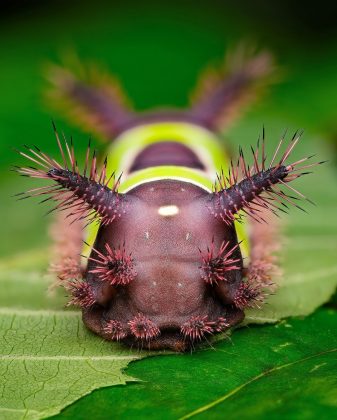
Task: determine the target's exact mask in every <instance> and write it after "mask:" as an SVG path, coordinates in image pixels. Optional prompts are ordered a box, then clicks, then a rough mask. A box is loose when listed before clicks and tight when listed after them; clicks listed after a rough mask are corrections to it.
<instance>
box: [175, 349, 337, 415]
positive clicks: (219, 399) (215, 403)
mask: <svg viewBox="0 0 337 420" xmlns="http://www.w3.org/2000/svg"><path fill="white" fill-rule="evenodd" d="M335 352H337V348H333V349H330V350H325V351H322V352H319V353H316V354H312V355H310V356H306V357H303V358H301V359H299V360H295V361H293V362H289V363H285V364H284V365H280V366H276V367H273V368H271V369H268V370H266V371H264V372H262V373H260V374H259V375H256V376H254V377H253V378H251V379H250V380H249V381H247V382H245V383H243V384H241V385H240V386H238V387H236V388H234V389H233V390H231V391H229V392H227V393H226V394H225V395H223V396H222V397H220V398H218V399H216V400H214V401H212V402H210V403H208V404H206V405H204V406H202V407H200V408H198V409H196V410H194V411H191V412H190V413H188V414H185V415H184V416H182V417H180V418H179V420H186V419H189V418H191V417H194V416H196V415H198V414H201V413H203V412H205V411H207V410H209V409H211V408H213V407H215V406H216V405H219V404H221V403H222V402H223V401H225V400H227V399H228V398H230V397H232V396H233V395H235V394H237V393H238V392H240V391H241V390H242V389H244V388H246V387H247V386H249V385H250V384H252V383H253V382H256V381H258V380H259V379H261V378H263V377H265V376H268V375H270V374H271V373H273V372H276V371H279V370H282V369H286V368H288V367H290V366H293V365H296V364H298V363H302V362H306V361H307V360H311V359H314V358H315V357H320V356H323V355H325V354H329V353H335Z"/></svg>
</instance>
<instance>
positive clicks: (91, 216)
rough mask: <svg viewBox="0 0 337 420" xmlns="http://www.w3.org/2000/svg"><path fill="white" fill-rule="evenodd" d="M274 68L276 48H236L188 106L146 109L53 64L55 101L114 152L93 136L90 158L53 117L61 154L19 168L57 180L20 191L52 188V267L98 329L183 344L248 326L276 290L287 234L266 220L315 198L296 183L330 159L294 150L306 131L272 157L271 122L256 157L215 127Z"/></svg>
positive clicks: (90, 73)
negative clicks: (249, 51)
mask: <svg viewBox="0 0 337 420" xmlns="http://www.w3.org/2000/svg"><path fill="white" fill-rule="evenodd" d="M273 71H274V70H273V64H272V61H271V58H270V56H269V55H268V54H267V53H260V54H258V55H256V56H250V57H244V56H240V54H237V55H236V56H235V57H234V58H233V57H232V59H230V60H228V63H227V67H226V71H225V70H224V71H222V72H219V73H212V74H209V73H208V74H207V75H206V76H204V77H203V78H202V82H201V83H200V84H199V89H198V94H197V95H195V97H194V100H193V102H192V105H191V107H190V108H189V109H188V110H181V111H179V110H174V111H171V110H167V111H160V112H148V113H145V114H137V113H135V112H132V111H131V110H129V109H127V108H126V106H125V101H124V100H123V98H122V96H121V90H120V88H119V87H118V85H117V83H116V81H115V80H113V79H111V78H110V77H108V76H106V75H105V74H101V75H100V74H98V73H97V71H96V70H93V69H92V68H89V70H85V69H83V71H82V72H81V75H82V78H80V77H77V75H76V74H75V73H73V72H71V71H69V70H66V69H64V68H62V67H58V66H52V67H51V69H50V72H49V78H50V82H51V89H50V91H49V100H50V102H52V103H53V104H54V105H56V106H57V107H59V108H60V109H62V110H66V111H67V112H68V114H69V115H70V117H72V118H73V119H75V121H77V122H80V123H81V124H82V125H84V126H85V127H86V128H89V129H90V130H91V131H95V132H96V133H98V134H99V135H100V136H101V137H103V138H105V139H106V140H108V141H107V143H106V144H107V153H106V154H107V158H106V159H105V160H102V161H101V159H99V157H98V156H97V154H96V153H95V152H93V153H92V151H91V147H90V142H89V145H88V149H87V153H86V157H85V161H84V165H83V169H82V170H81V169H79V165H78V161H77V158H76V155H75V151H74V147H73V144H72V141H71V142H70V143H69V142H68V141H67V140H66V138H65V137H64V136H63V138H61V137H60V136H59V134H58V132H57V130H56V128H55V127H54V130H55V135H56V141H57V145H58V148H59V153H60V159H59V160H56V159H54V158H53V157H50V156H48V155H47V154H45V153H44V152H42V151H41V150H40V149H39V148H37V147H28V146H26V150H25V151H21V152H19V153H20V154H21V155H22V156H24V157H25V158H26V159H28V160H29V161H30V165H32V166H28V167H18V168H16V170H17V172H19V174H21V175H24V176H28V177H31V178H40V179H43V180H47V181H51V185H47V186H42V187H39V188H33V189H31V190H29V191H27V192H26V193H21V198H26V197H32V196H33V197H36V196H45V195H46V196H47V198H46V200H44V201H47V200H50V201H53V202H55V203H56V205H55V207H54V208H53V210H60V211H62V213H61V214H63V215H64V216H63V217H58V219H57V222H56V225H55V226H54V230H53V231H54V238H55V241H56V250H57V253H56V256H57V258H56V260H55V261H53V263H52V265H51V269H52V271H53V272H54V273H56V274H57V276H58V278H59V282H60V283H61V284H62V285H63V286H64V287H65V288H66V289H67V290H68V292H69V293H70V295H71V300H70V304H72V305H77V306H79V307H80V308H81V309H82V312H83V321H84V323H85V325H86V326H87V327H88V328H89V329H90V330H92V331H94V332H95V333H97V334H98V335H100V336H102V337H104V338H105V339H107V340H114V341H123V342H124V343H126V344H128V345H130V346H134V345H139V346H141V347H148V348H151V349H162V348H171V349H173V350H176V351H185V350H187V349H189V348H191V347H193V346H194V344H195V343H196V342H199V341H202V340H204V339H207V336H209V335H211V334H215V333H220V332H225V331H227V330H228V329H229V328H230V327H233V326H235V325H237V324H238V323H240V322H241V321H242V320H243V319H244V311H245V309H246V308H250V307H257V308H259V307H260V306H261V305H262V304H263V302H264V300H265V297H266V295H267V294H268V293H270V291H272V290H274V287H275V285H274V282H273V278H274V276H275V274H276V271H277V267H276V264H275V256H274V254H273V253H274V251H275V248H276V244H277V242H278V241H277V237H276V236H275V231H274V227H273V223H271V224H265V223H264V222H266V221H267V220H266V218H267V217H268V213H276V212H277V211H278V210H280V211H282V212H287V208H288V206H289V205H294V206H296V207H299V205H298V204H297V199H306V197H304V195H303V194H302V193H300V192H299V191H297V190H296V189H295V188H294V187H293V186H291V185H289V183H292V182H293V181H294V180H295V179H297V178H299V177H300V176H301V175H304V174H305V173H307V172H303V171H304V170H306V169H307V168H309V167H312V166H315V165H317V164H319V163H321V162H318V163H312V164H307V163H306V161H307V160H308V159H310V157H304V158H303V159H300V160H297V161H294V162H293V161H291V158H290V155H291V153H292V151H293V149H294V147H295V146H296V144H297V142H298V141H299V139H300V135H301V133H295V135H294V136H293V137H292V138H291V140H290V142H289V143H288V145H286V146H285V147H284V145H283V144H284V140H285V139H284V136H283V137H282V138H281V140H280V142H279V143H278V145H277V147H276V150H275V153H274V154H273V156H272V158H271V159H270V160H269V161H268V160H267V156H266V152H265V135H264V131H263V134H262V138H261V139H260V140H259V141H258V144H257V146H256V148H255V149H253V148H252V164H251V165H250V166H249V164H248V163H247V160H246V158H245V156H244V153H243V151H242V149H241V148H240V149H239V156H238V159H237V160H235V161H234V160H233V159H230V157H229V156H228V154H227V153H228V151H226V150H224V148H223V146H222V144H221V140H220V138H219V136H218V133H219V132H220V131H222V130H223V129H224V127H225V126H226V125H227V124H228V122H229V120H230V119H232V118H233V115H234V114H236V113H237V111H238V109H239V107H240V106H242V105H244V103H245V102H248V101H251V100H252V98H253V97H254V96H256V95H257V93H258V92H259V91H260V90H261V88H262V87H263V86H264V85H265V84H266V81H268V80H269V79H270V76H271V75H272V74H273ZM86 72H87V73H86ZM281 149H282V150H283V151H282V150H281ZM115 174H116V176H115ZM214 182H215V183H214ZM299 208H300V207H299ZM68 220H72V223H71V224H69V223H68ZM269 223H270V221H269ZM247 225H249V229H250V234H249V236H248V234H247ZM84 241H85V242H84ZM83 242H84V244H85V245H84V244H83ZM88 249H89V251H88ZM243 256H244V257H245V258H246V261H247V263H246V264H245V265H244V263H243ZM84 262H85V263H86V264H84Z"/></svg>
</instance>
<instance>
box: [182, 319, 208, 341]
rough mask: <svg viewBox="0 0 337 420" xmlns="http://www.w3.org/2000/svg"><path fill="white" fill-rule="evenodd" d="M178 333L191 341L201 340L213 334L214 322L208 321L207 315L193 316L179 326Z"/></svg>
mask: <svg viewBox="0 0 337 420" xmlns="http://www.w3.org/2000/svg"><path fill="white" fill-rule="evenodd" d="M180 332H181V333H182V334H183V335H184V337H185V338H188V339H189V340H191V341H196V340H202V339H203V338H204V337H205V335H208V334H212V333H213V332H214V322H213V321H209V320H208V317H207V315H204V316H201V315H197V316H193V317H192V318H191V319H189V320H188V321H187V322H185V323H184V324H183V325H182V326H181V329H180Z"/></svg>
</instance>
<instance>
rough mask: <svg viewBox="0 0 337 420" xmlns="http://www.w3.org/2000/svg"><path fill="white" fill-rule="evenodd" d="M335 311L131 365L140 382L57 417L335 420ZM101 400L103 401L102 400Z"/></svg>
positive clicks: (245, 331) (92, 398) (86, 400)
mask: <svg viewBox="0 0 337 420" xmlns="http://www.w3.org/2000/svg"><path fill="white" fill-rule="evenodd" d="M336 323H337V313H336V312H335V311H332V310H329V309H320V310H319V311H317V312H316V313H315V314H313V315H311V316H309V317H308V318H306V319H289V320H287V321H282V322H281V323H279V324H277V325H270V326H263V327H262V326H254V327H250V328H244V329H240V330H238V331H236V332H235V334H233V336H232V339H231V340H230V341H229V340H226V341H222V342H219V343H216V344H215V345H214V346H213V348H208V349H204V350H199V351H197V352H195V353H193V354H185V355H167V356H159V357H156V358H149V359H147V360H144V361H142V362H140V363H134V364H132V365H130V366H129V368H128V372H129V373H130V374H132V375H133V376H136V377H139V378H142V380H143V382H141V383H134V384H130V385H128V386H127V387H113V388H109V389H105V390H101V391H99V392H94V393H93V394H92V395H90V396H88V397H87V398H84V399H82V400H80V401H79V402H78V403H77V404H75V405H74V406H72V407H69V408H68V409H67V410H65V411H64V412H63V413H62V415H61V416H58V418H74V417H75V416H76V413H83V412H86V413H87V415H88V417H93V416H94V413H95V418H97V419H104V418H106V417H105V413H107V412H112V410H113V413H114V416H115V417H116V418H137V419H145V418H146V419H156V418H158V417H160V418H162V419H177V418H180V419H188V418H205V419H207V418H212V419H213V418H216V419H217V418H219V419H223V418H224V417H225V418H226V419H237V418H259V419H260V418H262V419H264V418H266V419H267V418H334V417H335V415H336V412H337V376H336V372H337V335H336V333H335V329H336ZM103 402H104V403H103Z"/></svg>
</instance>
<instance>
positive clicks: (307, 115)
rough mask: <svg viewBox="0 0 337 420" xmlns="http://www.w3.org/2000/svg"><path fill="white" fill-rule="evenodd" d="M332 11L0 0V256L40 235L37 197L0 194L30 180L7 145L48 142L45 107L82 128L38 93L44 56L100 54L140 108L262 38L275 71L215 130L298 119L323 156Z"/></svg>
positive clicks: (334, 41)
mask: <svg viewBox="0 0 337 420" xmlns="http://www.w3.org/2000/svg"><path fill="white" fill-rule="evenodd" d="M336 16H337V6H336V4H335V3H334V2H327V1H321V2H320V3H319V4H317V3H312V4H311V3H310V2H305V3H304V2H303V3H302V2H297V3H296V4H295V2H292V1H290V0H287V1H283V2H279V3H278V4H275V3H274V2H268V1H254V2H245V1H238V0H237V1H227V2H226V1H210V0H209V1H197V0H195V1H176V0H172V1H170V2H155V1H149V0H145V1H130V0H124V1H115V2H114V1H110V2H108V1H106V2H104V1H103V2H102V1H100V2H98V1H96V2H92V1H72V2H67V1H49V2H48V1H21V2H19V1H14V2H10V1H8V2H5V3H4V5H3V7H2V10H1V17H0V57H1V66H0V81H1V90H0V171H1V178H0V191H1V202H0V206H1V207H0V216H1V220H2V238H3V240H2V241H1V242H0V261H2V262H3V261H6V262H7V263H8V264H11V261H13V263H12V264H13V266H14V267H15V258H16V256H17V255H18V254H21V255H23V254H25V253H28V254H27V255H34V250H35V249H40V248H41V247H46V246H47V245H48V243H49V242H48V241H49V239H48V235H47V224H48V221H49V220H50V219H48V218H46V217H44V213H45V212H46V207H43V206H36V203H35V202H33V201H29V200H27V201H25V202H24V204H23V203H17V202H16V201H15V199H13V198H11V195H13V194H15V193H17V192H20V191H23V190H25V189H26V188H27V186H28V185H31V184H30V181H28V182H26V180H25V179H22V178H19V177H18V176H16V175H14V174H13V173H11V172H10V166H11V165H13V164H18V163H19V162H22V160H21V159H20V157H19V156H17V155H16V154H15V152H14V151H13V150H12V148H13V147H20V146H21V145H23V144H37V145H38V146H39V147H41V148H43V149H44V150H45V151H47V152H52V151H55V150H56V148H55V142H54V136H53V132H52V129H51V118H53V119H54V120H55V121H56V123H57V126H58V127H59V128H60V129H62V130H64V131H65V133H66V134H67V135H70V134H72V135H73V137H74V139H75V142H76V145H77V149H78V150H81V149H82V150H84V148H85V147H86V142H87V138H88V133H85V132H81V131H80V130H78V129H76V127H73V126H69V125H68V124H67V123H66V121H64V120H63V119H62V118H59V116H58V115H56V114H54V113H53V112H51V111H50V110H49V109H48V106H47V104H44V103H43V102H42V100H41V92H42V89H43V84H44V81H43V77H42V74H43V65H44V63H45V62H46V61H48V60H53V61H55V60H56V61H57V60H58V58H59V55H60V53H62V52H63V51H65V50H68V49H74V50H75V51H77V53H78V55H79V56H80V57H81V58H82V59H83V60H85V59H95V60H97V61H99V62H102V63H104V64H106V65H107V67H108V68H110V69H111V71H112V72H113V73H114V74H116V75H117V76H118V78H119V79H120V80H121V82H122V83H123V85H124V88H125V90H126V92H127V93H128V95H129V96H130V98H131V99H132V101H133V104H134V106H135V108H136V109H139V110H143V109H146V108H149V107H156V106H160V105H170V106H182V107H183V106H187V104H188V94H189V92H190V91H191V90H192V88H193V86H194V84H195V82H196V79H197V76H198V74H199V72H200V71H201V70H202V69H203V68H204V67H205V65H208V64H209V63H216V62H219V61H220V60H221V58H222V57H223V56H224V54H225V52H226V50H227V49H228V48H229V47H232V46H233V45H235V44H236V43H238V42H239V41H241V40H244V41H248V42H251V43H253V44H256V45H258V46H261V47H263V48H268V49H270V50H271V51H272V52H273V53H274V54H275V56H276V58H277V61H278V63H279V65H280V66H281V67H282V69H283V81H282V83H280V84H278V85H276V86H274V87H273V88H272V89H271V91H270V93H269V94H268V95H267V96H265V97H263V98H262V100H261V101H260V102H259V103H258V104H256V105H254V106H253V108H252V109H250V110H249V112H248V113H247V114H245V116H244V117H243V118H242V119H241V120H239V121H237V122H236V125H235V126H234V127H233V128H232V129H231V130H230V131H229V132H228V133H226V138H227V139H228V141H229V142H231V143H232V144H235V143H240V142H244V143H247V142H248V143H249V142H254V141H255V139H256V138H257V135H258V132H259V131H260V129H261V127H262V124H265V126H266V128H267V133H268V128H269V130H270V132H271V134H272V135H273V136H274V137H272V136H271V138H273V139H274V141H275V142H276V136H277V135H278V134H280V133H281V132H282V131H283V129H284V128H286V127H290V128H302V127H303V128H305V129H306V130H307V132H309V133H311V134H314V135H315V137H316V138H317V139H319V141H320V142H322V147H323V148H328V152H327V153H328V154H329V155H330V156H331V162H332V163H333V162H334V159H335V157H334V156H335V154H336V144H337V140H336V139H337V106H336V105H337V100H336V98H337V25H336ZM275 121H277V124H275ZM247 136H249V139H248V140H247ZM97 147H100V145H99V143H98V142H97ZM311 151H312V150H310V153H309V154H311ZM315 187H318V186H315ZM331 188H334V189H335V188H336V178H334V179H331ZM306 193H307V191H306ZM98 392H101V391H98ZM66 412H67V410H66ZM66 412H65V413H66Z"/></svg>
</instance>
